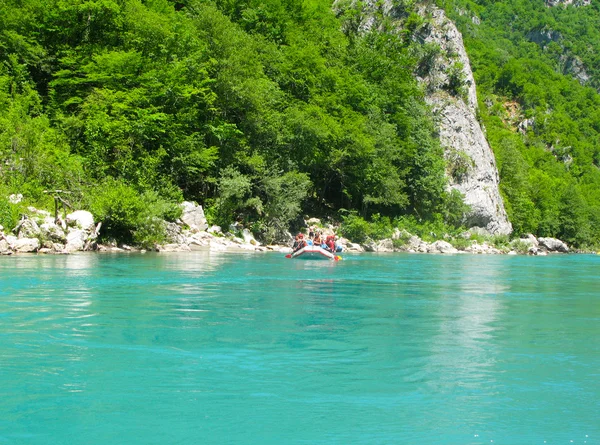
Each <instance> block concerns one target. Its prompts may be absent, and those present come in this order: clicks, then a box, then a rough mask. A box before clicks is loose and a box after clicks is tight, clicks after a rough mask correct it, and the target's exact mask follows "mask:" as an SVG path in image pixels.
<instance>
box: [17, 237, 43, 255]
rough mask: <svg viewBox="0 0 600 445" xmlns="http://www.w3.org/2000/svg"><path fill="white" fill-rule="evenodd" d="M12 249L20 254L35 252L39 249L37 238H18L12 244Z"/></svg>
mask: <svg viewBox="0 0 600 445" xmlns="http://www.w3.org/2000/svg"><path fill="white" fill-rule="evenodd" d="M13 248H14V249H15V251H17V252H20V253H31V252H37V250H38V249H39V248H40V240H39V239H37V238H20V239H17V241H16V242H15V243H14V245H13Z"/></svg>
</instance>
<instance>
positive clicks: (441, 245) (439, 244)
mask: <svg viewBox="0 0 600 445" xmlns="http://www.w3.org/2000/svg"><path fill="white" fill-rule="evenodd" d="M427 251H428V252H429V253H436V252H439V253H458V250H457V249H455V248H454V246H453V245H452V244H450V243H449V242H447V241H441V240H440V241H436V242H434V243H432V244H431V245H430V246H429V247H428V248H427Z"/></svg>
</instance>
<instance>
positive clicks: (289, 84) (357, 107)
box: [0, 0, 463, 242]
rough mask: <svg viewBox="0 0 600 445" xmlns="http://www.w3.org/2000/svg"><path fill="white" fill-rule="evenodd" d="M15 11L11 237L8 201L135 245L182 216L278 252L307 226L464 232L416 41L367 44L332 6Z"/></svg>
mask: <svg viewBox="0 0 600 445" xmlns="http://www.w3.org/2000/svg"><path fill="white" fill-rule="evenodd" d="M0 6H1V8H0V31H1V35H0V48H1V52H0V58H1V66H0V107H1V109H2V113H1V116H0V120H1V121H0V159H1V161H2V162H1V168H0V188H1V190H0V191H1V193H0V219H1V220H0V223H1V224H4V225H5V226H10V224H11V223H14V222H15V221H14V219H15V218H16V214H17V213H18V212H16V211H15V209H14V208H12V207H11V205H10V204H8V203H7V202H6V196H8V195H9V194H10V193H17V192H20V193H23V194H24V195H25V197H26V203H29V204H36V205H44V204H45V205H46V207H48V208H49V207H51V201H50V197H49V196H48V195H46V194H44V193H43V191H44V190H48V189H63V190H67V191H70V192H71V195H69V199H70V200H71V201H72V204H73V205H75V206H78V207H83V208H88V209H90V210H91V211H92V212H93V213H94V214H95V215H96V217H97V218H98V219H99V220H101V221H103V222H104V229H103V233H104V236H105V237H109V236H110V237H115V238H117V239H120V240H123V241H129V242H132V241H133V242H147V241H148V240H152V239H153V237H154V238H160V237H161V233H162V231H161V230H162V229H161V225H160V224H158V223H157V221H159V220H160V219H163V218H165V219H167V220H168V219H173V218H175V217H177V209H176V207H175V206H174V205H173V204H175V203H177V202H180V201H181V200H183V199H187V200H195V201H197V202H199V203H200V204H202V205H204V206H205V209H206V211H207V214H208V217H209V220H210V221H211V222H213V223H217V224H222V225H228V224H229V223H231V222H232V221H235V220H237V221H242V222H244V223H245V224H246V225H248V226H249V225H250V224H252V227H251V228H252V230H253V231H254V232H255V233H257V234H259V235H262V236H263V238H264V239H266V240H271V239H273V238H274V237H275V236H276V234H277V233H278V232H280V231H281V230H282V229H283V228H287V227H288V226H289V224H290V223H291V222H292V220H293V219H294V218H295V217H297V215H298V214H299V213H300V212H301V211H304V212H309V213H311V214H313V215H334V216H337V215H339V214H338V211H340V210H341V209H343V210H342V215H347V214H348V213H347V212H352V211H355V212H357V214H360V215H362V216H364V217H367V218H368V217H369V216H370V215H373V214H378V215H381V216H383V217H396V216H400V215H414V216H415V218H417V219H418V220H421V221H427V220H432V219H436V220H440V219H441V218H446V220H447V221H454V222H459V221H460V215H461V213H460V212H461V211H462V210H463V208H462V207H461V206H460V205H457V204H459V203H460V198H459V197H457V196H456V195H450V194H447V192H446V191H445V183H446V180H445V177H444V168H445V167H444V161H443V157H442V155H441V149H440V147H439V142H438V141H437V140H436V138H435V137H434V128H433V124H432V120H431V118H430V116H429V113H428V110H427V107H426V106H425V105H424V101H423V94H422V91H421V89H420V87H419V86H418V85H417V83H416V81H415V79H414V77H413V74H412V73H413V70H414V68H415V66H416V64H417V59H418V58H417V57H415V55H414V54H415V46H416V44H415V43H414V42H413V40H412V39H411V34H410V32H409V31H407V32H398V30H397V29H395V28H393V27H390V29H383V28H385V27H383V28H382V29H379V30H377V31H372V32H367V33H359V30H358V29H357V27H356V26H354V24H355V23H357V22H356V17H355V15H356V14H359V11H358V10H353V9H346V10H345V12H344V14H341V13H340V14H338V15H339V16H337V17H336V15H335V13H334V11H333V9H332V2H331V1H328V0H306V1H296V0H293V1H292V0H271V1H260V0H248V1H241V0H217V1H204V0H189V1H182V2H171V1H168V0H147V1H141V0H97V1H86V0H73V1H63V0H50V1H46V0H44V1H42V0H19V1H17V0H2V1H1V2H0ZM411 8H412V6H410V5H407V6H406V10H405V11H404V15H405V16H406V17H409V16H410V14H411V12H412V10H411ZM413 16H414V14H413ZM457 212H458V214H456V213H457ZM11 218H12V221H11Z"/></svg>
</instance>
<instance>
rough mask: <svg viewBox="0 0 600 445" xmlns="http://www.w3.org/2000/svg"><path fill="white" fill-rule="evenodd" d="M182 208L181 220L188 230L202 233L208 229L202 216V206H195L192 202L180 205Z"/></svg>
mask: <svg viewBox="0 0 600 445" xmlns="http://www.w3.org/2000/svg"><path fill="white" fill-rule="evenodd" d="M181 207H182V208H183V214H182V215H181V220H182V221H183V222H184V223H185V224H187V225H188V226H189V227H190V229H192V230H195V231H203V230H206V229H208V224H207V222H206V217H205V216H204V210H203V209H202V206H199V205H196V204H194V203H193V202H188V201H186V202H184V203H182V204H181Z"/></svg>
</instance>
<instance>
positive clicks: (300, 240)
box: [292, 233, 306, 252]
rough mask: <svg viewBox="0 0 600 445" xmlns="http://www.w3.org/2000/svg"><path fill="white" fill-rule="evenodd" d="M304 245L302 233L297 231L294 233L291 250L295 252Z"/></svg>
mask: <svg viewBox="0 0 600 445" xmlns="http://www.w3.org/2000/svg"><path fill="white" fill-rule="evenodd" d="M305 246H306V241H305V240H304V235H303V234H301V233H299V234H298V235H296V239H295V240H294V245H293V246H292V251H293V252H297V251H298V250H300V249H302V248H303V247H305Z"/></svg>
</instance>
